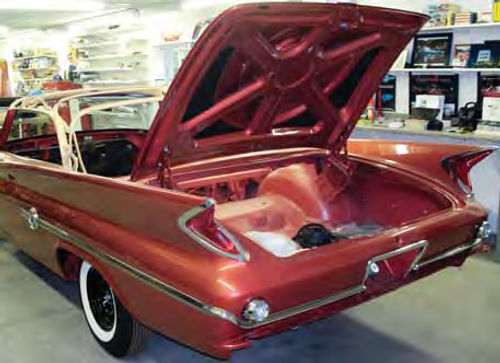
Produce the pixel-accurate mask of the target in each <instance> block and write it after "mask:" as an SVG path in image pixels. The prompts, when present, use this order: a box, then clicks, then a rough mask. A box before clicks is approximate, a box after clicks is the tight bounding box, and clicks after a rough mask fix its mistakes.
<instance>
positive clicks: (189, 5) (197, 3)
mask: <svg viewBox="0 0 500 363" xmlns="http://www.w3.org/2000/svg"><path fill="white" fill-rule="evenodd" d="M238 2H242V1H235V0H182V3H181V4H182V8H183V9H196V8H206V7H210V6H222V5H230V4H231V5H235V4H237V3H238Z"/></svg>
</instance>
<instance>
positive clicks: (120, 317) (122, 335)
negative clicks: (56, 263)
mask: <svg viewBox="0 0 500 363" xmlns="http://www.w3.org/2000/svg"><path fill="white" fill-rule="evenodd" d="M79 284H80V299H81V303H82V308H83V313H84V315H85V318H86V320H87V324H88V326H89V328H90V331H91V332H92V335H93V336H94V338H95V339H96V340H97V341H98V342H99V344H100V345H101V346H102V347H103V348H104V349H105V350H107V351H108V352H109V353H110V354H112V355H114V356H116V357H123V356H125V355H128V354H132V353H135V352H137V351H139V350H140V349H141V348H143V347H144V345H145V344H146V342H147V338H148V336H149V330H148V329H147V328H145V327H144V326H143V325H141V324H140V323H139V322H137V321H136V320H135V319H134V318H132V316H131V315H130V314H129V313H128V312H127V311H126V310H125V308H124V307H123V305H122V304H121V303H120V301H119V300H118V298H117V297H116V296H115V294H114V292H113V289H112V288H111V286H110V285H109V284H108V282H107V281H106V280H105V279H104V277H103V276H102V275H101V274H100V273H99V272H98V271H97V270H96V269H95V268H94V267H93V266H92V265H91V264H90V263H88V262H86V261H84V262H82V265H81V267H80V278H79Z"/></svg>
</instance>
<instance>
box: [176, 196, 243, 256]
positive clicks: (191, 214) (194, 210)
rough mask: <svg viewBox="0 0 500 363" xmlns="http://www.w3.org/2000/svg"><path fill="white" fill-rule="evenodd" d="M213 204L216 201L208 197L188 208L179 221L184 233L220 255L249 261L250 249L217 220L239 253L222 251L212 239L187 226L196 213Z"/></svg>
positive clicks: (219, 227) (219, 226) (221, 229)
mask: <svg viewBox="0 0 500 363" xmlns="http://www.w3.org/2000/svg"><path fill="white" fill-rule="evenodd" d="M213 204H215V202H214V201H212V200H211V199H208V200H207V201H206V202H205V204H204V205H202V206H198V207H195V208H192V209H190V210H188V211H187V212H186V213H184V214H183V215H181V216H180V217H179V220H178V221H177V224H178V226H179V228H180V229H181V230H182V231H183V232H184V233H186V234H187V235H188V236H189V237H190V238H192V239H193V240H195V241H196V242H198V244H200V245H201V246H203V247H204V248H206V249H207V250H209V251H211V252H213V253H216V254H218V255H219V256H222V257H225V258H230V259H233V260H236V261H241V262H248V261H249V260H250V255H249V253H248V251H246V250H245V249H244V248H243V246H242V245H241V243H240V242H239V241H238V239H237V238H236V237H235V236H234V235H233V234H232V233H231V232H229V231H228V230H227V229H226V228H224V227H223V226H222V225H221V224H220V223H218V222H217V221H215V224H216V226H217V228H218V229H219V230H220V231H221V232H222V233H223V234H224V235H226V237H228V238H229V239H230V240H231V241H232V242H233V244H234V246H235V247H236V250H237V251H238V254H232V253H228V252H225V251H222V250H221V249H219V248H217V247H215V246H214V245H213V243H212V242H211V241H210V240H208V239H207V238H205V237H204V236H202V235H201V234H199V233H196V232H195V231H193V230H192V229H191V228H189V227H188V226H187V222H188V221H189V220H190V219H191V218H193V217H195V216H196V215H198V214H199V213H201V212H203V211H204V210H205V209H207V208H209V207H211V206H212V205H213Z"/></svg>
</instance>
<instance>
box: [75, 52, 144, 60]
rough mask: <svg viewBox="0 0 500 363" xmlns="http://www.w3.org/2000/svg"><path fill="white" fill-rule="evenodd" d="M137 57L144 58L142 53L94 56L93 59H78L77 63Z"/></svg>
mask: <svg viewBox="0 0 500 363" xmlns="http://www.w3.org/2000/svg"><path fill="white" fill-rule="evenodd" d="M138 57H146V54H144V53H135V54H133V53H128V54H103V55H96V56H93V57H87V58H79V59H78V60H79V61H98V60H107V59H122V58H138Z"/></svg>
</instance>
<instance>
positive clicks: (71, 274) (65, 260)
mask: <svg viewBox="0 0 500 363" xmlns="http://www.w3.org/2000/svg"><path fill="white" fill-rule="evenodd" d="M82 261H83V260H82V259H81V258H80V257H78V256H77V255H75V254H73V253H71V252H69V251H67V250H64V249H61V248H60V249H58V250H57V263H58V264H59V267H60V269H61V271H62V274H63V277H64V278H65V279H66V280H69V281H78V274H79V271H80V266H81V264H82Z"/></svg>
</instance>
